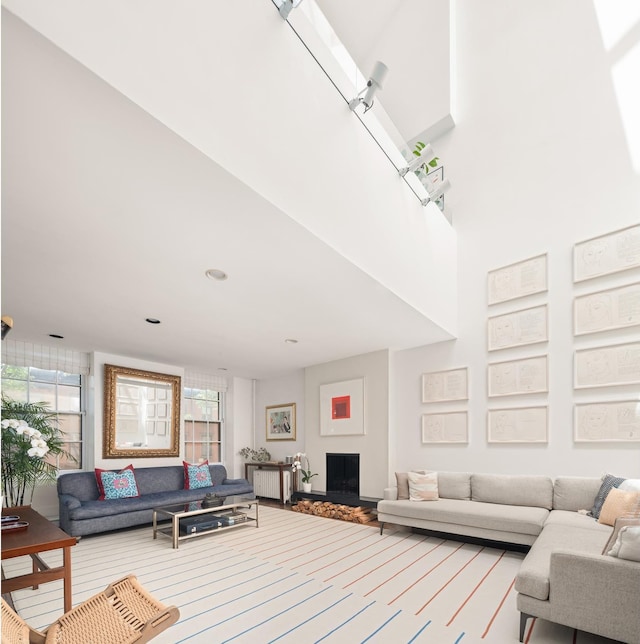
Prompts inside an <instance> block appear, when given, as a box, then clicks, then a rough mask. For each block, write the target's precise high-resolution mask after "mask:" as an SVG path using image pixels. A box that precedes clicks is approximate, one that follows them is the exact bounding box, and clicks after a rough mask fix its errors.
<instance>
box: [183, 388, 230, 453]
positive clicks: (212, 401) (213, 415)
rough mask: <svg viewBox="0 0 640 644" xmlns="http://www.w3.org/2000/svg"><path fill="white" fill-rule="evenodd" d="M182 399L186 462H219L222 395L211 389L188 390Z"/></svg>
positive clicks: (185, 390)
mask: <svg viewBox="0 0 640 644" xmlns="http://www.w3.org/2000/svg"><path fill="white" fill-rule="evenodd" d="M183 397H184V434H185V437H184V442H185V445H184V448H185V460H186V461H188V462H189V463H200V462H202V461H205V460H208V461H209V462H210V463H220V462H221V461H222V403H223V394H222V393H221V392H219V391H214V390H212V389H196V388H193V387H185V388H184V396H183Z"/></svg>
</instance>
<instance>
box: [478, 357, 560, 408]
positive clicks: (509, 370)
mask: <svg viewBox="0 0 640 644" xmlns="http://www.w3.org/2000/svg"><path fill="white" fill-rule="evenodd" d="M548 375H549V369H548V360H547V356H546V355H545V356H536V357H534V358H522V359H520V360H507V361H505V362H494V363H491V364H489V365H488V366H487V385H488V388H489V391H488V394H489V397H490V398H492V397H494V396H513V395H517V394H536V393H542V392H546V391H548V390H549V385H548V380H549V377H548Z"/></svg>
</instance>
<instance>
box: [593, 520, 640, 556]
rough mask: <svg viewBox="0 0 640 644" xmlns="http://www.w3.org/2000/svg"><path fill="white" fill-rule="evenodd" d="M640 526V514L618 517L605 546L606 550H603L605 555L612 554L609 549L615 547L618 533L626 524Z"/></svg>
mask: <svg viewBox="0 0 640 644" xmlns="http://www.w3.org/2000/svg"><path fill="white" fill-rule="evenodd" d="M628 525H630V526H640V516H637V517H618V518H617V519H616V522H615V524H614V526H613V532H612V533H611V536H610V537H609V541H607V545H606V546H605V547H604V550H603V551H602V554H603V555H608V554H610V553H609V551H610V550H611V548H613V544H614V543H615V542H616V541H617V540H618V534H620V530H622V528H624V527H625V526H628Z"/></svg>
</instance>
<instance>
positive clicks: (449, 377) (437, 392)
mask: <svg viewBox="0 0 640 644" xmlns="http://www.w3.org/2000/svg"><path fill="white" fill-rule="evenodd" d="M468 381H469V378H468V368H467V367H462V368H461V369H449V370H448V371H432V372H430V373H423V374H422V402H423V403H433V402H445V401H450V400H467V399H468V397H469V394H468V388H469V382H468Z"/></svg>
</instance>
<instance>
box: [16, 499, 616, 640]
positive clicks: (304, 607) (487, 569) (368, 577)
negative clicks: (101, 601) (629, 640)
mask: <svg viewBox="0 0 640 644" xmlns="http://www.w3.org/2000/svg"><path fill="white" fill-rule="evenodd" d="M43 558H44V559H45V561H47V563H49V565H55V564H57V563H58V562H59V561H61V557H58V554H57V553H56V552H52V553H45V555H44V557H43ZM522 558H523V555H521V554H519V553H514V552H509V551H504V550H499V549H494V548H488V547H482V546H477V545H471V544H465V543H460V542H456V541H449V540H443V539H440V538H436V537H427V536H424V535H419V534H413V533H411V532H410V531H408V530H406V529H404V528H394V527H393V526H388V527H386V528H385V531H384V534H383V535H382V536H380V534H379V530H378V529H377V528H374V527H371V526H367V525H358V524H352V523H345V522H340V521H335V520H332V519H325V518H321V517H316V516H310V515H304V514H298V513H296V512H290V511H284V510H279V509H276V508H272V507H264V506H263V507H261V508H260V527H259V528H258V529H256V528H255V526H254V525H247V526H242V527H240V528H238V529H235V530H227V531H222V532H219V533H216V534H211V535H206V536H203V537H201V538H198V539H191V540H188V541H184V542H182V543H181V544H180V548H179V549H178V550H173V549H172V548H171V544H170V541H169V540H168V539H164V538H163V539H158V540H156V541H154V540H153V539H152V538H151V528H150V527H145V528H140V529H135V530H129V531H123V532H118V533H113V534H105V535H99V536H93V537H84V538H83V539H81V541H80V542H79V543H78V545H77V546H75V547H74V548H73V549H72V560H73V605H74V606H75V605H77V604H78V603H79V602H81V601H83V600H85V599H87V598H88V597H90V596H91V595H93V594H95V593H96V592H99V591H101V590H102V589H103V588H104V587H105V586H106V585H107V584H108V583H109V582H111V581H115V580H116V579H118V578H120V577H122V576H124V575H126V574H129V573H134V574H136V575H137V576H138V578H139V579H140V581H141V582H142V583H143V584H144V586H145V587H146V588H147V589H148V590H149V591H150V592H151V593H153V594H154V595H155V596H156V597H157V598H158V599H159V600H160V601H162V602H163V603H165V604H175V605H177V606H178V607H179V609H180V620H179V621H178V623H177V624H175V625H174V626H173V627H171V628H170V629H169V630H168V631H167V632H165V633H163V634H161V635H160V636H159V637H158V638H156V639H155V640H154V642H158V644H162V643H164V644H177V643H179V642H188V643H189V644H194V643H196V642H203V643H207V644H210V643H216V644H219V643H223V642H234V643H235V642H237V643H242V642H251V643H252V644H262V643H267V642H296V644H306V643H311V642H334V643H340V644H342V643H345V644H346V643H352V642H380V643H382V642H384V643H386V644H388V643H394V644H395V643H412V642H430V643H432V644H434V643H435V644H458V643H462V644H470V643H481V642H492V643H496V644H503V643H511V642H513V643H516V642H517V641H518V623H519V615H518V612H517V610H516V602H515V591H514V589H513V584H514V578H515V575H516V573H517V571H518V567H519V565H520V562H521V561H522ZM3 566H4V568H5V571H6V574H7V575H8V576H13V575H15V574H18V573H19V572H21V571H22V569H24V571H25V572H26V571H27V569H28V567H29V566H30V564H29V560H27V559H25V558H22V559H14V560H8V561H4V562H3ZM25 567H26V569H25ZM14 600H15V603H16V607H17V609H18V612H19V613H20V614H21V615H22V617H23V618H24V619H25V620H26V621H27V622H29V623H30V624H31V625H32V626H35V627H36V628H44V627H46V626H47V625H48V624H49V623H51V622H52V621H53V620H55V619H56V617H58V616H60V615H61V614H62V583H61V582H52V583H49V584H45V585H43V586H41V587H40V589H39V590H36V591H33V590H21V591H18V592H17V593H14ZM526 641H527V642H529V643H530V644H546V643H564V642H566V643H567V644H572V643H574V642H579V643H580V644H587V643H589V644H596V643H597V644H603V643H604V642H610V640H605V639H603V638H599V637H596V636H593V635H589V634H587V633H581V632H575V631H574V630H573V629H568V628H565V627H561V626H558V625H554V624H549V623H548V622H544V621H543V620H536V621H535V622H533V623H531V622H530V625H529V627H528V631H527V635H526ZM86 644H91V642H89V641H87V643H86ZM100 644H102V643H100ZM105 644H107V643H105Z"/></svg>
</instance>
